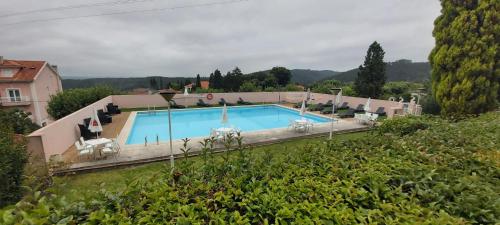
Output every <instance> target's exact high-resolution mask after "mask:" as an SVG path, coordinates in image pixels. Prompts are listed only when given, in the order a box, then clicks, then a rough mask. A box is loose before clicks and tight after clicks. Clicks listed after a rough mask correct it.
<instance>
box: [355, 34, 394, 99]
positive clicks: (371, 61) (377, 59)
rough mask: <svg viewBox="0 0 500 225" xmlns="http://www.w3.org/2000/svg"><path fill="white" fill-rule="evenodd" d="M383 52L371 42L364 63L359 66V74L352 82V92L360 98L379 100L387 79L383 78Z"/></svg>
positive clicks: (375, 43) (378, 45) (377, 45)
mask: <svg viewBox="0 0 500 225" xmlns="http://www.w3.org/2000/svg"><path fill="white" fill-rule="evenodd" d="M384 55H385V52H384V50H383V49H382V46H380V44H379V43H377V42H376V41H375V42H373V43H372V44H371V45H370V47H369V48H368V51H367V53H366V56H365V62H364V63H363V65H360V66H359V72H358V76H357V78H356V80H355V81H354V90H355V91H356V92H357V93H358V95H359V96H361V97H365V98H366V97H371V98H379V97H380V96H381V95H382V94H383V90H382V88H383V87H384V84H385V81H386V79H387V77H386V76H385V63H384Z"/></svg>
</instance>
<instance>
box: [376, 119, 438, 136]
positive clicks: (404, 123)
mask: <svg viewBox="0 0 500 225" xmlns="http://www.w3.org/2000/svg"><path fill="white" fill-rule="evenodd" d="M436 120H437V119H436ZM429 126H430V124H429V120H428V118H426V117H415V116H407V117H396V118H393V119H390V120H384V122H383V123H382V125H380V126H379V127H377V131H378V133H379V134H382V135H383V134H387V133H390V134H394V135H398V136H404V135H409V134H413V133H415V132H416V131H417V130H425V129H427V128H428V127H429Z"/></svg>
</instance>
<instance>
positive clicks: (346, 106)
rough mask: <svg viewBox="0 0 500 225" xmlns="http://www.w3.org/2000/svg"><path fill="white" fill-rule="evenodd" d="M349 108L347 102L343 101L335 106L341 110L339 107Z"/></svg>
mask: <svg viewBox="0 0 500 225" xmlns="http://www.w3.org/2000/svg"><path fill="white" fill-rule="evenodd" d="M348 108H349V104H348V103H347V102H343V103H342V105H340V106H339V107H337V109H339V110H341V109H348Z"/></svg>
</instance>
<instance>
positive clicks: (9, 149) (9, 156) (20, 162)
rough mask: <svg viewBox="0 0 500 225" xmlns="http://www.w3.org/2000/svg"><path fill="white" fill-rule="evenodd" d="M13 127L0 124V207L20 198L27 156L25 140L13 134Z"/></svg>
mask: <svg viewBox="0 0 500 225" xmlns="http://www.w3.org/2000/svg"><path fill="white" fill-rule="evenodd" d="M14 126H15V125H12V124H8V123H0V207H3V206H5V205H7V204H10V203H14V202H16V201H18V200H19V199H20V198H21V197H22V189H21V185H22V181H23V178H22V177H23V171H24V166H25V164H26V163H27V162H28V154H27V151H26V143H25V140H24V139H23V138H22V136H16V135H15V134H14V131H13V127H14Z"/></svg>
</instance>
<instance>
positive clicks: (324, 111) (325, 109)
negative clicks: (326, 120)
mask: <svg viewBox="0 0 500 225" xmlns="http://www.w3.org/2000/svg"><path fill="white" fill-rule="evenodd" d="M332 109H333V105H331V106H329V107H323V109H322V110H321V114H332ZM337 111H338V110H337V108H335V112H337Z"/></svg>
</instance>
